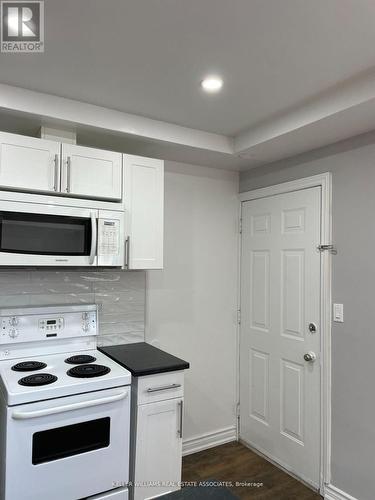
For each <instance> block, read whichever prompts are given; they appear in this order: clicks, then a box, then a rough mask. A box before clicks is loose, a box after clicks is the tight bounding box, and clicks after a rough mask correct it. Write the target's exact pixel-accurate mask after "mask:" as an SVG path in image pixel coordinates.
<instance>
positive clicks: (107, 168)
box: [61, 144, 122, 200]
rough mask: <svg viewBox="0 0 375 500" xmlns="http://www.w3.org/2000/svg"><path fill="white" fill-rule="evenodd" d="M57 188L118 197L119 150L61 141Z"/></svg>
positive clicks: (119, 179)
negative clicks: (59, 172) (59, 184)
mask: <svg viewBox="0 0 375 500" xmlns="http://www.w3.org/2000/svg"><path fill="white" fill-rule="evenodd" d="M61 191H62V192H63V193H67V194H70V195H75V196H84V197H87V198H102V199H108V200H111V199H115V200H120V199H121V197H122V196H121V195H122V154H121V153H113V152H112V151H104V150H102V149H94V148H87V147H84V146H77V145H75V144H63V145H62V172H61Z"/></svg>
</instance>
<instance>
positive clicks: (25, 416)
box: [12, 391, 129, 420]
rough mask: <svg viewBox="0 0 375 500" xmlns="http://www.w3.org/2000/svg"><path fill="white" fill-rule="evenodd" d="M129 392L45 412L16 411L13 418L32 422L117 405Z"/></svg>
mask: <svg viewBox="0 0 375 500" xmlns="http://www.w3.org/2000/svg"><path fill="white" fill-rule="evenodd" d="M128 392H129V391H126V392H122V393H121V394H117V395H115V396H110V397H108V398H100V399H92V400H90V401H81V402H80V403H72V404H70V405H63V406H55V407H54V408H43V410H35V411H14V412H13V413H12V418H13V419H14V420H30V419H32V418H38V417H46V416H48V415H56V414H57V413H64V412H66V411H73V410H81V409H85V408H90V407H92V406H99V405H104V404H109V403H115V402H117V401H121V400H122V399H125V398H126V397H127V396H128Z"/></svg>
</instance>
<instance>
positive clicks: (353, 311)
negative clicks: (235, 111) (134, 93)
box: [240, 133, 375, 500]
mask: <svg viewBox="0 0 375 500" xmlns="http://www.w3.org/2000/svg"><path fill="white" fill-rule="evenodd" d="M322 172H332V174H333V241H334V243H335V245H336V246H337V249H338V254H337V255H336V256H333V302H338V303H343V304H344V320H345V322H344V323H342V324H340V323H333V328H332V342H333V345H332V357H333V359H332V483H333V484H334V485H335V486H337V487H338V488H340V489H341V490H343V491H345V492H347V493H350V494H351V495H353V496H354V497H355V498H358V499H359V500H373V498H374V497H375V466H374V464H375V395H374V393H373V385H374V380H375V361H374V359H375V357H374V355H375V307H374V300H375V134H374V133H370V134H366V135H363V136H361V137H357V138H354V139H352V140H350V141H345V142H343V143H341V144H337V145H334V146H331V147H327V148H322V149H320V150H318V151H315V152H313V153H310V154H306V155H300V156H299V157H297V158H294V159H290V160H287V161H281V162H278V163H274V164H273V165H268V166H266V167H262V168H257V169H254V170H250V171H248V172H245V173H243V174H242V175H241V176H240V191H242V192H243V191H248V190H250V189H254V188H259V187H265V186H268V185H272V184H278V183H281V182H285V181H290V180H294V179H298V178H302V177H307V176H310V175H314V174H318V173H322Z"/></svg>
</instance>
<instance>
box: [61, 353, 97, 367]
mask: <svg viewBox="0 0 375 500" xmlns="http://www.w3.org/2000/svg"><path fill="white" fill-rule="evenodd" d="M94 361H96V358H94V356H89V355H88V354H77V355H76V356H71V357H70V358H68V359H66V360H65V363H68V364H69V365H83V364H86V363H93V362H94Z"/></svg>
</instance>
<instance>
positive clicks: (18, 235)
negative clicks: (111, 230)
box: [0, 201, 98, 266]
mask: <svg viewBox="0 0 375 500" xmlns="http://www.w3.org/2000/svg"><path fill="white" fill-rule="evenodd" d="M97 218H98V211H97V210H90V209H84V208H72V207H59V206H50V205H43V204H34V203H16V202H10V201H2V202H1V210H0V265H2V266H95V265H97V256H96V246H97Z"/></svg>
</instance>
